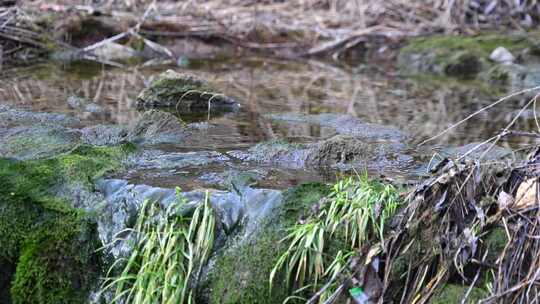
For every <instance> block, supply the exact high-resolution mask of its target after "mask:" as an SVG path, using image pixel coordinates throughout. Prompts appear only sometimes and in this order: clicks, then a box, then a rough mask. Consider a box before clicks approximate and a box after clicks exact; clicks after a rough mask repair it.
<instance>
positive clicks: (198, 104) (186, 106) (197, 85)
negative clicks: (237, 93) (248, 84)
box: [137, 70, 240, 112]
mask: <svg viewBox="0 0 540 304" xmlns="http://www.w3.org/2000/svg"><path fill="white" fill-rule="evenodd" d="M137 107H139V108H151V107H173V108H175V109H176V110H177V111H179V112H196V111H211V110H220V111H233V110H237V109H238V108H239V107H240V105H239V104H238V102H236V101H235V100H234V99H232V98H230V97H228V96H225V95H224V94H221V93H219V92H217V91H216V90H215V89H214V88H212V87H211V85H210V84H209V83H207V82H206V81H204V80H202V79H200V78H198V77H196V76H194V75H190V74H180V73H177V72H175V71H173V70H168V71H166V72H164V73H162V74H160V75H159V76H158V77H157V78H156V79H155V80H154V81H152V82H151V83H150V86H149V87H148V88H146V89H144V90H143V91H142V92H141V93H140V94H139V96H138V97H137Z"/></svg>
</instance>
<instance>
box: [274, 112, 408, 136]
mask: <svg viewBox="0 0 540 304" xmlns="http://www.w3.org/2000/svg"><path fill="white" fill-rule="evenodd" d="M266 117H267V118H269V119H272V120H275V121H283V122H287V123H308V124H316V125H320V126H321V127H327V128H332V129H334V131H335V132H336V133H337V134H342V135H350V136H355V137H360V138H363V139H392V140H403V139H405V138H406V137H407V135H406V134H405V133H404V132H403V131H401V130H399V129H397V128H395V127H392V126H383V125H378V124H372V123H364V122H362V121H361V120H359V119H358V118H356V117H353V116H349V115H343V114H334V113H324V114H313V115H309V114H301V113H283V114H270V115H267V116H266Z"/></svg>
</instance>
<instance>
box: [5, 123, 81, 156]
mask: <svg viewBox="0 0 540 304" xmlns="http://www.w3.org/2000/svg"><path fill="white" fill-rule="evenodd" d="M79 143H80V132H78V131H76V130H71V129H67V128H63V127H52V126H46V125H43V126H35V127H14V128H9V129H3V130H2V129H0V157H6V158H15V159H19V160H28V159H38V158H46V157H52V156H55V155H58V154H60V153H65V152H68V151H71V150H73V149H74V148H76V147H77V146H78V145H79Z"/></svg>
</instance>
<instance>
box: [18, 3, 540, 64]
mask: <svg viewBox="0 0 540 304" xmlns="http://www.w3.org/2000/svg"><path fill="white" fill-rule="evenodd" d="M54 2H55V3H56V4H58V5H52V4H51V3H50V1H37V2H28V3H26V2H23V7H24V8H25V9H29V10H33V11H36V9H37V8H40V10H41V11H43V10H52V11H55V12H57V13H65V12H67V14H73V12H74V11H75V12H77V11H78V12H79V13H93V14H94V13H96V12H99V13H100V14H103V15H105V16H110V17H112V18H113V20H116V21H118V20H131V21H132V23H133V24H134V23H137V22H138V21H140V20H141V16H142V15H143V12H148V14H147V18H146V19H145V21H144V22H143V24H142V25H141V26H140V33H141V34H143V35H147V36H153V37H155V36H166V37H189V36H193V37H202V38H217V39H224V40H226V41H229V42H231V43H233V44H235V45H239V46H242V47H245V48H249V49H257V50H265V51H268V52H272V53H274V54H278V55H285V56H291V55H295V56H296V55H317V54H331V55H333V56H339V55H341V53H342V52H344V51H345V50H347V49H350V48H353V47H354V46H356V45H358V44H359V43H363V42H366V41H367V40H373V39H378V40H380V39H381V38H382V39H384V40H385V41H387V42H396V41H399V40H401V39H403V38H407V37H411V36H417V35H425V34H433V33H466V34H471V33H474V32H475V31H478V30H485V29H488V30H493V29H521V30H523V29H528V28H533V27H534V26H536V25H537V24H538V21H539V20H540V13H539V9H540V6H539V5H538V4H537V2H536V1H535V0H521V1H520V0H518V1H510V0H505V1H488V0H485V1H482V0H414V1H405V0H390V1H378V0H364V1H361V0H355V1H349V0H295V1H247V0H230V1H224V0H210V1H194V0H190V1H180V2H173V1H157V2H155V1H149V0H142V1H136V0H123V1H98V2H97V4H92V5H90V4H89V2H88V1H75V2H74V1H54ZM92 3H95V1H92ZM75 4H82V6H81V5H75ZM149 8H150V9H149ZM148 9H149V10H148ZM38 13H39V12H38Z"/></svg>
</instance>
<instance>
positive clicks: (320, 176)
mask: <svg viewBox="0 0 540 304" xmlns="http://www.w3.org/2000/svg"><path fill="white" fill-rule="evenodd" d="M166 69H174V70H177V71H182V70H190V71H191V72H193V73H196V74H198V75H200V76H201V77H202V78H205V79H208V80H210V81H212V82H213V83H215V84H216V85H217V87H218V89H220V90H221V91H222V92H225V93H226V94H228V95H230V96H232V97H235V98H236V99H237V100H239V101H240V103H241V104H242V108H241V110H240V112H238V113H229V114H226V115H216V114H214V113H210V114H208V113H203V114H199V115H182V114H179V116H180V117H181V118H182V119H183V120H184V121H187V122H195V121H202V122H208V123H210V124H212V125H214V126H217V127H215V128H209V129H208V132H207V133H205V134H204V136H201V137H200V138H198V139H196V140H195V141H193V140H192V141H190V142H189V145H182V144H170V145H160V146H157V147H156V148H159V149H160V150H162V151H165V152H170V153H177V152H192V151H220V152H225V151H229V150H238V149H240V150H241V149H246V148H249V147H251V146H253V145H254V144H256V143H259V142H262V141H267V140H271V139H281V138H284V139H288V140H290V141H296V142H313V141H316V140H319V139H324V138H328V137H330V136H332V135H334V134H335V130H333V129H332V128H326V127H324V126H320V125H317V124H312V123H298V122H297V123H291V122H283V121H276V120H271V119H269V118H268V114H271V113H289V112H292V113H303V114H318V113H340V114H347V115H350V116H354V117H357V118H359V119H360V120H362V121H363V122H366V123H374V124H380V125H385V126H395V127H397V128H399V129H400V130H401V131H404V132H405V133H407V134H408V135H409V137H408V139H407V140H406V142H404V144H406V145H408V146H409V147H410V149H409V150H411V151H412V154H413V156H415V155H422V156H424V157H425V156H426V155H429V154H430V153H433V151H437V147H439V146H458V145H464V144H468V143H471V142H478V141H483V140H485V139H487V138H489V137H491V136H493V135H495V134H496V132H498V131H499V130H500V129H502V128H504V127H505V126H506V125H507V124H508V123H509V122H510V121H511V119H512V117H513V116H512V113H515V111H516V110H519V109H520V108H521V106H522V104H523V102H524V101H521V102H516V101H512V102H507V103H503V104H501V105H500V106H499V107H497V108H496V109H494V110H492V111H489V112H486V113H483V114H481V115H479V116H478V117H475V118H473V119H471V120H469V121H467V122H466V123H464V124H462V125H460V126H459V127H457V128H456V129H455V130H452V131H451V132H448V133H446V134H445V135H444V136H441V137H440V138H438V139H437V140H435V141H433V142H432V143H430V145H429V146H425V147H422V148H421V149H417V147H416V144H417V143H419V142H421V141H423V140H424V139H426V138H429V137H431V136H434V135H436V134H438V133H439V132H441V131H443V130H444V129H445V128H446V127H448V126H450V125H452V124H453V123H455V122H457V121H459V120H461V119H462V118H464V117H466V116H467V115H468V114H470V113H472V112H474V111H476V110H477V109H480V108H481V107H483V106H486V105H488V104H490V103H491V102H493V101H495V100H497V98H498V96H497V93H494V92H493V91H499V90H497V89H495V88H488V87H486V86H485V85H481V84H478V83H464V82H458V81H453V80H448V79H436V78H427V77H426V78H407V77H399V76H396V75H395V73H394V72H393V71H391V70H389V71H380V70H378V69H376V68H373V67H369V66H361V67H356V68H350V67H338V66H334V65H330V64H326V63H321V62H315V61H300V62H298V61H297V62H291V61H280V60H274V59H263V58H243V59H229V60H219V61H218V60H198V61H192V62H190V63H189V64H188V65H187V66H186V67H182V68H180V67H176V66H170V65H161V66H154V67H143V66H131V67H126V68H107V67H103V66H100V65H96V64H93V63H78V64H72V65H69V66H60V65H55V64H53V63H50V64H43V65H40V66H34V67H30V68H23V69H18V70H10V71H4V72H3V78H4V79H5V80H4V81H3V82H2V83H1V84H0V102H2V103H7V104H10V105H14V106H16V107H19V108H23V109H29V110H33V111H45V112H60V113H67V114H70V115H73V116H76V117H78V118H79V119H80V120H81V122H82V124H83V125H94V124H98V123H101V124H102V123H110V124H122V125H129V124H132V123H134V122H135V121H136V119H137V117H139V115H140V113H139V112H137V110H136V109H135V107H134V105H135V98H136V96H137V94H138V93H139V92H140V91H141V90H142V89H143V88H144V87H145V86H146V85H147V84H148V83H149V82H150V81H151V80H152V78H153V77H154V76H155V75H157V74H158V73H159V72H161V71H164V70H166ZM70 96H79V97H83V98H85V99H88V100H90V101H91V102H93V103H94V104H95V105H93V108H92V109H91V111H89V109H87V108H85V109H81V108H73V107H72V106H70V105H69V104H68V102H67V100H68V98H69V97H70ZM96 109H97V110H96ZM529 118H530V117H529ZM533 127H534V128H536V127H535V125H534V119H519V120H518V124H517V127H516V128H514V129H525V130H531V128H533ZM532 142H533V140H532V139H527V138H525V139H523V138H519V139H517V138H508V139H505V141H503V142H500V143H499V144H500V145H503V146H510V147H513V148H516V147H522V146H526V145H528V144H531V143H532ZM226 170H240V171H246V170H247V171H249V170H254V171H257V170H258V168H253V167H250V168H245V166H244V165H243V164H241V163H239V162H235V161H229V162H225V163H224V164H217V165H216V164H207V166H202V167H201V166H186V167H185V168H182V169H178V168H177V169H174V170H172V169H171V170H162V169H145V170H140V171H136V172H129V173H128V175H127V177H128V178H129V179H131V180H132V181H134V182H137V183H147V184H151V185H154V186H172V185H175V184H182V185H184V186H183V187H184V188H188V189H189V188H196V187H200V186H204V185H208V184H209V182H208V181H207V180H206V181H205V180H204V178H205V177H206V178H207V179H210V180H211V178H212V174H214V175H219V173H220V172H224V171H226ZM263 171H265V173H264V176H263V177H262V179H261V181H260V182H259V185H261V186H265V187H276V188H284V187H287V186H290V185H293V184H296V183H299V182H301V181H306V180H327V179H333V178H335V176H336V173H333V172H331V173H320V172H308V171H305V170H296V171H295V170H282V169H275V168H274V169H272V168H266V169H264V170H263ZM409 173H411V172H407V170H405V172H399V170H398V172H386V175H389V174H396V175H403V176H407V175H408V174H409ZM201 176H202V177H203V178H202V179H201ZM210 184H212V183H210Z"/></svg>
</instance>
